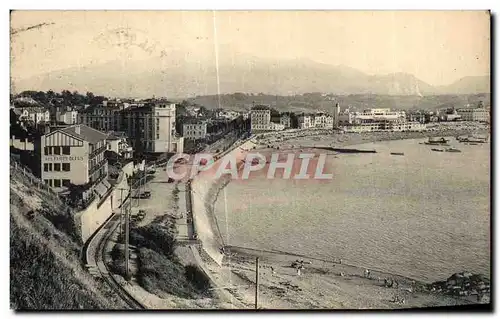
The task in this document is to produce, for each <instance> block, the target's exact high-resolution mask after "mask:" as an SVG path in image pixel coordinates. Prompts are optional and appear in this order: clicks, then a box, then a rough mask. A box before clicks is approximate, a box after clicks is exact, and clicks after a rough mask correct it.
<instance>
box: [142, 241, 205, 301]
mask: <svg viewBox="0 0 500 319" xmlns="http://www.w3.org/2000/svg"><path fill="white" fill-rule="evenodd" d="M138 266H139V271H138V273H137V280H138V282H139V284H140V285H141V286H142V287H143V288H144V289H146V290H147V291H149V292H150V293H153V294H156V295H159V296H162V295H164V294H165V293H167V294H173V295H176V296H179V297H182V298H191V299H194V298H199V297H202V296H209V295H210V292H209V291H207V290H206V289H207V288H208V287H209V285H208V284H205V281H203V279H202V277H200V275H199V274H197V275H195V276H196V277H193V276H191V278H196V279H197V280H200V283H201V284H198V285H194V283H193V282H192V281H190V280H188V278H187V277H186V271H185V269H184V267H183V266H182V265H181V264H179V263H177V262H175V261H173V260H171V259H169V258H167V257H166V256H164V255H162V254H159V253H157V252H156V251H154V250H151V249H148V248H141V249H139V263H138ZM191 273H192V272H191ZM201 275H203V274H201Z"/></svg>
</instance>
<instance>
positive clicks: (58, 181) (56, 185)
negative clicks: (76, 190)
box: [54, 179, 61, 187]
mask: <svg viewBox="0 0 500 319" xmlns="http://www.w3.org/2000/svg"><path fill="white" fill-rule="evenodd" d="M54 187H61V180H60V179H55V180H54Z"/></svg>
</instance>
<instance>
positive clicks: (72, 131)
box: [51, 124, 108, 144]
mask: <svg viewBox="0 0 500 319" xmlns="http://www.w3.org/2000/svg"><path fill="white" fill-rule="evenodd" d="M59 131H62V132H64V133H66V134H68V135H71V136H74V137H76V138H80V139H83V140H85V141H87V142H89V143H91V144H95V143H97V142H99V141H102V140H105V139H106V138H107V137H108V135H107V134H105V133H103V132H101V131H98V130H95V129H93V128H91V127H88V126H87V125H83V124H79V125H72V126H70V127H66V128H63V129H61V130H57V131H54V132H53V133H55V132H59ZM51 134H52V133H51Z"/></svg>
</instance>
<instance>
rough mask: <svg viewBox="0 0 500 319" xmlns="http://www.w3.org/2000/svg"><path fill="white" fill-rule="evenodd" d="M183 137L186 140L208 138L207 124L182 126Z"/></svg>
mask: <svg viewBox="0 0 500 319" xmlns="http://www.w3.org/2000/svg"><path fill="white" fill-rule="evenodd" d="M182 135H183V136H184V138H185V139H189V140H199V139H203V138H206V137H207V123H206V122H201V123H186V124H183V125H182Z"/></svg>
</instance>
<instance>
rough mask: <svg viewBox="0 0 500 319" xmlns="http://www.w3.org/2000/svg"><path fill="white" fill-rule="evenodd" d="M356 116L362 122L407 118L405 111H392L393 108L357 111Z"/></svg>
mask: <svg viewBox="0 0 500 319" xmlns="http://www.w3.org/2000/svg"><path fill="white" fill-rule="evenodd" d="M355 116H356V118H357V119H359V120H360V121H361V122H362V123H364V122H367V121H374V120H375V121H376V120H388V121H394V120H401V119H406V112H405V111H391V109H387V108H385V109H368V110H364V111H363V112H356V113H355Z"/></svg>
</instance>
